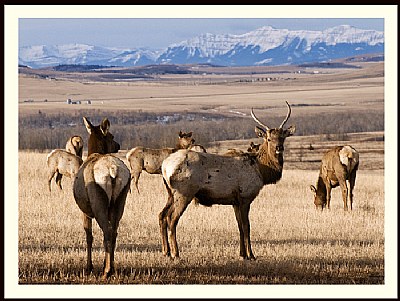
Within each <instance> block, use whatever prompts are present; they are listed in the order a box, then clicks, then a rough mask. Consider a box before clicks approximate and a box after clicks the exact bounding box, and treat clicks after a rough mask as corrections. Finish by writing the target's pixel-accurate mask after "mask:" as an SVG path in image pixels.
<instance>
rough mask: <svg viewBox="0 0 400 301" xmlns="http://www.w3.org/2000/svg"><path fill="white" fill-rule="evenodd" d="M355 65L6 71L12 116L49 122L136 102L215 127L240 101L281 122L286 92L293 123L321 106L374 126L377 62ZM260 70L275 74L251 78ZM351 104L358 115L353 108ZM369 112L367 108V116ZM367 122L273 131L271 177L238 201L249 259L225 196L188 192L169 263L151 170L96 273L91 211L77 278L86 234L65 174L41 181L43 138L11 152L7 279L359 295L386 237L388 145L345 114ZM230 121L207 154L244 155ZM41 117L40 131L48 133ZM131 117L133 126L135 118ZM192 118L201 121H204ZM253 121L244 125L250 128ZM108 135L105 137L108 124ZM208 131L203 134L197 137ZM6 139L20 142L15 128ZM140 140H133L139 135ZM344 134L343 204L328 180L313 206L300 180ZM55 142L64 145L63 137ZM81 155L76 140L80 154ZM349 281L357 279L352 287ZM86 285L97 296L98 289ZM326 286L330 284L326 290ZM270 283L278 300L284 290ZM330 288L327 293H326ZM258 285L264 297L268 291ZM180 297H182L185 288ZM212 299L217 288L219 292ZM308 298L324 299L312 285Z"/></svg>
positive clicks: (159, 187) (380, 79)
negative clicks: (197, 115)
mask: <svg viewBox="0 0 400 301" xmlns="http://www.w3.org/2000/svg"><path fill="white" fill-rule="evenodd" d="M360 64H361V65H362V67H363V68H361V69H355V70H342V69H337V70H331V69H321V70H318V72H315V73H312V72H308V74H306V73H305V72H301V73H294V71H296V70H294V69H290V70H289V71H290V72H291V73H287V72H286V73H282V72H281V71H282V70H281V69H282V68H283V67H282V68H281V69H279V68H278V69H271V70H265V74H262V73H259V74H257V75H240V74H236V75H229V72H227V73H226V74H224V75H221V74H217V73H215V74H214V73H212V72H211V73H208V74H207V75H198V76H194V75H160V76H159V78H158V79H159V80H156V81H152V82H144V81H137V82H95V81H88V80H87V79H86V78H85V76H87V75H86V74H81V75H71V74H63V75H62V76H61V75H60V74H57V77H56V78H53V77H52V78H51V80H49V79H44V77H43V76H32V75H29V74H28V75H26V74H22V75H21V74H20V76H19V99H18V113H19V117H20V120H21V118H25V120H28V119H30V118H32V120H34V121H33V122H32V124H34V123H35V122H37V120H40V119H41V118H42V117H41V115H40V114H42V113H45V114H48V115H49V114H50V115H51V114H54V116H55V117H54V118H55V119H57V118H61V117H57V116H61V114H60V115H57V114H58V112H62V114H64V115H62V117H63V118H67V119H68V116H71V118H72V117H74V118H79V120H81V116H82V112H83V111H84V112H93V115H92V116H98V118H103V117H104V116H107V115H109V114H115V115H116V116H117V117H118V114H120V112H122V111H121V110H123V111H124V112H128V113H127V114H129V113H130V112H131V113H132V114H136V115H134V116H140V115H141V114H142V113H144V114H145V113H149V112H151V113H153V114H164V113H167V112H170V113H178V114H185V113H187V112H188V111H189V112H204V113H206V114H214V113H215V114H218V116H220V117H221V118H222V119H220V120H218V121H217V123H215V124H219V123H221V124H222V123H223V122H226V120H229V118H231V117H232V116H233V117H234V116H246V115H247V117H246V118H249V116H248V115H249V110H250V108H252V107H254V108H256V109H257V112H259V113H258V114H257V116H259V115H260V116H259V117H260V118H261V119H262V120H264V118H265V116H266V115H265V114H269V115H268V116H269V117H271V116H275V115H276V116H277V118H279V120H281V119H280V118H281V116H285V114H286V110H287V109H286V107H285V105H284V100H288V101H289V102H290V103H291V105H292V116H291V119H294V120H295V121H296V122H297V121H304V120H306V119H310V120H311V121H312V122H311V123H309V126H311V127H312V126H313V125H314V124H315V126H316V127H318V126H319V125H321V124H323V122H322V121H323V120H324V119H323V118H325V117H326V116H327V115H323V114H324V113H328V114H333V115H335V114H337V115H338V116H342V119H338V120H344V119H346V117H343V116H348V115H346V114H354V119H353V118H351V119H350V120H348V123H349V125H350V126H351V124H354V123H355V122H357V120H362V119H363V118H364V117H363V116H369V118H375V117H373V116H376V117H377V119H380V120H381V121H382V124H383V116H384V113H385V106H386V104H385V101H384V93H383V92H384V74H383V63H376V64H374V63H365V64H363V63H360ZM285 68H286V67H285ZM286 71H287V70H286ZM302 71H303V70H302ZM260 72H261V71H260ZM274 72H275V73H274ZM246 74H247V73H246ZM249 74H250V73H249ZM51 76H53V75H51ZM185 76H186V77H185ZM246 76H247V77H246ZM267 76H268V77H271V76H272V78H274V79H276V80H271V81H269V82H266V81H264V82H260V81H257V80H253V79H254V78H256V77H258V78H266V77H267ZM67 98H72V99H73V100H77V99H78V100H82V101H84V100H85V99H90V100H92V103H91V105H87V104H83V103H82V104H80V105H68V104H66V103H65V100H66V99H67ZM27 99H31V100H32V101H26V100H27ZM43 99H46V102H44V101H43ZM38 111H39V114H38V113H37V112H38ZM363 112H365V114H364V115H363V114H361V113H363ZM371 113H373V114H375V113H376V115H368V114H371ZM318 114H320V115H318ZM321 114H322V115H321ZM263 115H264V116H263ZM276 116H275V117H276ZM300 116H305V119H300V118H299V117H300ZM225 118H226V119H225ZM282 118H283V117H282ZM296 118H297V119H296ZM357 118H358V119H357ZM313 119H314V120H313ZM364 119H365V118H364ZM221 120H223V121H221ZM244 120H245V119H244ZM276 120H277V119H274V123H275V122H277V121H276ZM332 120H334V119H332ZM374 121H376V120H374ZM246 122H247V121H246ZM279 122H281V121H279ZM201 123H202V121H201V120H200V121H199V120H196V123H194V122H192V123H190V122H188V123H186V124H185V125H189V126H190V125H191V126H194V125H195V124H201ZM239 123H240V122H239ZM368 123H371V124H374V127H375V128H376V127H377V128H380V129H379V130H376V129H375V128H374V129H372V130H365V131H358V132H345V133H337V134H326V133H327V132H325V133H324V132H323V129H324V127H321V128H318V130H317V131H316V132H317V134H316V135H307V136H305V135H297V136H296V134H295V135H294V136H293V137H289V138H288V139H287V140H286V142H285V155H284V157H285V164H284V171H283V176H282V179H281V180H280V181H279V182H278V183H277V184H275V185H267V186H265V187H264V188H263V189H262V190H261V191H260V193H259V195H258V196H257V198H256V199H255V200H254V202H253V203H252V205H251V210H250V223H251V242H252V248H253V252H254V255H255V256H256V258H257V259H256V260H255V261H247V260H246V261H244V260H241V259H240V257H239V230H238V226H237V223H236V220H235V215H234V212H233V208H232V207H231V206H218V205H214V206H212V207H203V206H201V205H197V204H195V203H194V202H192V204H190V205H189V206H188V208H187V209H186V211H185V212H184V214H183V216H182V218H181V219H180V221H179V224H178V227H177V240H178V245H179V250H180V258H179V259H174V260H171V259H170V258H166V257H164V256H163V255H162V252H161V234H160V230H159V222H158V214H159V212H160V211H161V210H162V208H163V207H164V205H165V203H166V200H167V193H166V190H165V188H164V186H163V181H162V176H161V175H149V174H147V173H146V172H142V174H141V177H140V180H139V189H140V194H138V193H137V192H136V190H134V189H132V192H130V193H129V194H128V197H127V202H126V206H125V210H124V215H123V217H122V220H121V223H120V226H119V229H118V237H117V246H116V253H115V264H116V273H115V274H114V275H113V276H112V277H110V278H109V279H108V280H107V281H105V282H103V281H102V280H101V272H102V267H103V259H104V248H103V237H102V232H101V230H100V228H99V226H98V225H97V223H96V222H95V221H94V222H93V236H94V242H93V265H94V271H93V272H92V273H91V274H89V275H87V274H86V273H85V271H84V269H85V266H86V238H85V232H84V229H83V225H82V217H81V214H82V213H81V211H80V210H79V208H78V206H77V205H76V204H75V201H74V197H73V193H72V186H73V179H70V178H65V177H64V178H63V180H62V182H63V190H60V189H59V188H58V187H57V186H56V185H55V183H52V191H51V192H49V191H48V187H47V185H48V184H47V165H46V156H47V154H48V153H49V152H50V149H47V148H50V147H47V148H46V149H35V148H34V147H32V149H25V148H24V149H19V151H18V155H17V157H18V187H17V190H18V209H17V211H18V222H17V225H18V238H17V240H18V256H17V257H18V280H17V281H18V286H19V287H23V288H27V287H33V286H32V284H41V285H43V284H52V285H54V284H134V285H136V286H135V287H134V289H140V288H142V286H141V285H149V284H151V286H146V288H147V289H149V290H150V295H152V293H155V290H154V291H152V287H153V286H154V287H155V288H157V289H161V290H162V289H167V290H168V289H170V288H171V287H170V286H169V285H177V284H185V285H191V286H189V288H192V287H193V286H192V285H203V284H207V285H208V286H204V289H203V286H200V289H199V287H197V286H196V293H197V292H198V295H196V296H197V297H201V295H202V293H204V292H205V291H206V290H207V289H208V288H212V287H215V286H217V287H225V286H226V285H232V284H235V285H248V284H253V285H257V286H251V287H252V288H253V287H257V288H262V287H264V286H259V285H274V286H268V288H267V290H272V289H273V288H274V287H279V288H282V287H281V286H275V285H282V284H285V285H296V286H295V287H296V289H297V288H301V287H302V285H319V286H320V287H323V288H324V289H326V288H327V287H326V286H324V285H332V284H335V285H338V284H340V285H346V288H347V287H349V286H348V285H356V286H357V287H358V288H359V289H360V290H363V291H362V293H365V292H367V291H368V292H369V288H373V289H375V291H374V292H375V293H376V292H377V291H379V289H380V288H381V287H383V286H384V285H385V284H387V283H388V281H389V278H388V277H387V276H388V274H387V273H388V265H387V262H388V259H389V258H387V257H386V254H387V251H388V250H387V246H388V240H387V236H386V235H387V230H388V229H387V218H388V216H387V213H388V211H387V209H388V203H387V201H388V193H390V192H391V191H388V190H386V189H385V188H388V187H389V186H388V185H387V183H386V181H387V179H385V175H386V171H387V170H386V166H385V163H387V161H385V159H386V158H385V154H386V153H387V152H390V153H391V154H393V152H392V151H390V149H388V148H385V145H386V143H390V141H387V140H386V138H387V136H388V135H390V132H387V131H386V129H382V127H381V126H379V123H373V122H372V120H362V122H361V123H359V124H360V125H361V126H364V125H368ZM210 124H211V123H210ZM231 124H233V125H235V126H236V123H229V124H227V125H226V128H225V129H224V130H222V126H221V136H224V135H225V136H227V137H226V138H225V139H223V140H222V139H216V138H215V137H208V138H209V140H208V141H209V143H208V144H207V151H208V152H211V153H218V154H221V153H224V152H225V151H227V150H228V149H230V148H238V149H241V150H243V151H245V150H246V149H247V147H248V146H249V143H250V142H254V143H261V139H259V138H253V139H247V138H243V139H239V140H234V139H236V138H231V137H236V136H229V132H230V131H232V132H235V133H236V132H241V131H242V130H243V129H244V128H245V130H246V131H247V130H248V129H246V127H247V124H243V125H241V126H237V127H234V128H231V129H230V128H229V126H230V125H231ZM303 125H304V123H303ZM29 126H30V125H28V127H29ZM46 126H48V125H45V127H43V128H41V130H42V131H44V132H45V131H48V130H49V129H47V128H46ZM131 126H132V128H134V127H137V126H138V125H135V124H132V125H131ZM140 126H142V127H141V128H140V131H141V135H142V136H143V137H144V138H146V139H147V138H149V136H154V133H155V132H157V130H158V129H159V128H164V129H163V130H164V134H165V133H166V134H165V135H170V136H171V137H172V135H175V133H172V132H173V131H172V130H171V129H172V128H171V127H167V126H169V125H164V124H161V125H157V126H158V128H157V127H153V128H152V131H151V132H150V129H151V127H150V125H149V126H148V127H147V128H146V126H147V125H146V124H145V123H144V124H141V125H140ZM178 126H179V125H178ZM203 126H204V127H203V128H207V124H205V125H203ZM272 126H275V124H273V125H272ZM28 127H27V129H28ZM296 127H298V128H299V130H300V131H301V127H302V124H301V122H300V124H299V122H297V124H296ZM334 127H335V125H333V128H334ZM114 128H115V129H118V131H119V133H117V137H125V136H122V135H121V132H124V131H126V128H123V127H122V126H120V125H119V127H118V126H117V125H115V127H114ZM253 129H254V125H252V127H251V129H250V130H251V131H253ZM30 130H31V131H29V132H27V133H28V134H26V133H25V135H28V136H29V135H30V136H31V139H32V142H35V140H37V136H35V135H33V134H32V133H35V131H36V129H35V128H34V127H32V129H30ZM52 130H53V129H52ZM68 130H69V132H68V133H71V132H72V131H77V130H79V131H80V132H77V133H78V134H81V133H84V135H85V136H82V137H84V139H85V140H86V139H87V133H86V132H84V127H83V125H78V126H76V127H72V128H68ZM146 130H148V132H146ZM174 130H175V129H174ZM218 130H219V128H218V129H216V131H214V133H216V132H218ZM384 130H385V131H384ZM62 131H63V128H62V127H60V128H59V129H58V131H56V130H55V129H54V133H53V134H52V135H53V136H50V138H49V139H50V140H52V141H53V142H52V143H53V144H54V143H55V142H54V141H65V140H66V138H65V137H64V136H63V137H55V136H60V134H59V133H60V132H62ZM110 131H111V132H112V133H113V134H115V132H113V124H111V129H110ZM318 131H319V132H318ZM209 133H210V132H209V131H208V132H203V134H204V135H207V134H208V135H210V134H209ZM164 134H163V135H164ZM200 134H202V133H200V130H199V131H197V132H196V131H195V135H196V137H199V136H200ZM236 134H237V133H236ZM68 135H69V134H68ZM39 136H40V135H39ZM39 136H38V137H39ZM385 136H386V137H385ZM19 137H20V139H21V137H22V134H21V133H19ZM43 137H44V136H43ZM143 137H142V138H143ZM200 137H201V136H200ZM239 137H240V135H239ZM243 137H244V136H243ZM246 137H247V136H246ZM250 137H251V136H250ZM28 138H29V137H28ZM56 138H59V139H58V140H57V139H56ZM153 138H154V137H153ZM155 138H157V137H155ZM43 139H44V138H43ZM129 139H130V138H129V137H128V138H126V140H125V141H124V142H123V143H122V146H123V147H121V150H120V151H119V152H118V154H116V155H117V156H118V157H119V158H121V159H122V160H123V161H124V162H125V163H126V159H125V154H126V152H127V151H128V150H129V149H130V148H131V147H135V146H137V145H130V141H133V140H129ZM146 139H144V140H143V141H150V140H146ZM171 139H172V138H171ZM26 141H29V140H26ZM166 141H167V140H166ZM168 141H171V140H168ZM196 142H197V141H196ZM49 143H50V142H49ZM85 143H86V142H85ZM200 143H201V139H200ZM50 144H51V143H50ZM165 144H167V143H165ZM344 144H351V145H352V146H354V147H355V148H356V149H357V150H358V151H359V153H360V167H359V171H358V173H357V179H356V185H355V190H354V204H353V210H352V211H349V212H345V211H344V210H343V202H342V199H341V192H340V188H335V189H333V191H332V201H331V209H330V210H324V211H322V212H321V211H320V210H316V209H315V207H314V204H313V200H312V198H313V197H312V193H311V191H310V185H311V184H315V182H316V180H317V177H318V169H319V164H320V160H321V157H322V154H323V152H324V151H326V150H327V149H328V148H330V147H332V146H333V145H344ZM143 146H146V145H143ZM171 146H172V145H171ZM57 147H59V148H64V147H65V145H58V146H57ZM86 154H87V144H85V148H84V158H83V159H85V157H86ZM389 167H390V166H389ZM385 201H386V204H385ZM390 201H392V199H390ZM390 205H392V204H391V203H390ZM389 207H391V206H389ZM385 214H386V215H385ZM390 246H392V245H391V244H390ZM391 251H393V250H391ZM389 268H390V269H389V270H390V271H392V270H393V269H392V268H391V267H389ZM156 285H157V286H156ZM159 285H161V286H159ZM362 285H369V286H368V288H366V286H362ZM371 285H372V286H371ZM376 285H379V286H376ZM39 287H41V286H39ZM97 287H98V288H99V292H100V288H101V287H103V286H96V288H97ZM174 287H175V286H174ZM174 287H173V288H172V290H174V289H175V288H174ZM180 287H182V286H180ZM185 287H188V286H185ZM248 287H249V286H244V287H243V286H229V287H228V288H227V292H228V295H229V292H234V291H236V289H238V290H239V291H240V290H241V289H242V288H243V290H242V291H240V292H238V294H237V295H233V297H235V296H237V297H239V296H242V297H243V295H241V293H243V292H244V291H246V290H247V288H248ZM284 287H285V286H284ZM307 287H308V286H307ZM335 287H336V286H334V287H333V288H335ZM225 288H226V287H225ZM329 288H330V289H332V286H329ZM341 288H342V286H341ZM283 291H284V292H283V294H282V295H281V296H283V295H285V293H288V292H289V291H285V289H283ZM344 291H345V290H344ZM337 292H338V291H336V292H335V291H334V292H333V295H332V296H334V293H337ZM341 292H343V291H341ZM66 294H68V292H66ZM262 294H263V297H268V293H266V292H263V293H262ZM189 296H190V297H193V295H191V294H189ZM223 296H227V295H225V294H224V293H223ZM322 296H325V297H326V294H325V295H324V294H322ZM170 297H171V296H170ZM245 297H249V295H245Z"/></svg>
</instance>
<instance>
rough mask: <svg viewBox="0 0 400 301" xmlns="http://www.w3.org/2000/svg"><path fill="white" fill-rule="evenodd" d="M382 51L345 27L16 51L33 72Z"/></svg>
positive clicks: (285, 60) (366, 33) (366, 35)
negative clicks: (160, 45) (155, 44)
mask: <svg viewBox="0 0 400 301" xmlns="http://www.w3.org/2000/svg"><path fill="white" fill-rule="evenodd" d="M383 52H384V33H383V32H381V31H375V30H363V29H358V28H355V27H352V26H349V25H341V26H336V27H332V28H328V29H326V30H323V31H309V30H288V29H276V28H273V27H271V26H264V27H261V28H259V29H256V30H254V31H251V32H248V33H244V34H241V35H233V34H210V33H206V34H202V35H200V36H197V37H194V38H192V39H189V40H185V41H182V42H180V43H177V44H172V45H169V46H168V47H167V48H166V49H163V50H151V49H121V48H111V47H100V46H94V45H86V44H65V45H34V46H23V47H20V48H19V53H18V63H19V64H20V65H25V66H29V67H31V68H43V67H50V66H57V65H64V64H81V65H101V66H119V67H131V66H143V65H149V64H193V63H208V64H213V65H222V66H273V65H296V64H302V63H309V62H327V61H331V60H335V59H338V58H344V57H349V56H356V55H362V54H371V53H383Z"/></svg>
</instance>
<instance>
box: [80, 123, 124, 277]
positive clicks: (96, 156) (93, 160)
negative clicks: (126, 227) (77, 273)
mask: <svg viewBox="0 0 400 301" xmlns="http://www.w3.org/2000/svg"><path fill="white" fill-rule="evenodd" d="M83 121H84V123H85V126H86V129H87V131H88V132H89V140H88V157H87V158H86V160H85V161H84V162H83V164H82V166H81V168H80V169H79V171H78V174H77V176H76V178H75V181H74V189H73V192H74V198H75V201H76V203H77V205H78V207H79V208H80V209H81V211H82V212H83V227H84V229H85V232H86V242H87V265H86V270H87V271H88V272H90V271H92V269H93V264H92V242H93V235H92V219H93V218H94V219H95V220H96V221H97V223H98V224H99V226H100V228H101V230H102V231H103V235H104V248H105V259H104V268H103V279H106V278H107V277H108V276H110V275H111V274H112V273H113V272H114V251H115V244H116V240H117V230H118V225H119V221H120V219H121V217H122V214H123V212H124V206H125V200H126V196H127V193H128V190H129V186H130V179H131V177H130V173H129V169H128V168H127V167H126V165H125V164H124V162H123V161H122V160H120V159H119V158H117V157H115V156H113V155H111V154H109V153H116V152H118V150H119V149H120V146H119V144H118V143H117V142H115V141H114V137H113V135H112V134H111V133H110V132H109V128H110V122H109V121H108V119H107V118H104V119H103V121H102V123H101V124H100V125H98V126H93V125H92V124H91V123H90V121H89V120H88V119H87V118H85V117H83Z"/></svg>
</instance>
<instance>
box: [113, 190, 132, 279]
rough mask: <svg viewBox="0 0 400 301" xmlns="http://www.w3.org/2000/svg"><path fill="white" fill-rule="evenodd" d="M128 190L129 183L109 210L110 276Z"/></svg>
mask: <svg viewBox="0 0 400 301" xmlns="http://www.w3.org/2000/svg"><path fill="white" fill-rule="evenodd" d="M129 189H130V183H128V184H126V186H125V187H124V190H123V191H122V192H121V193H120V195H119V196H118V198H117V199H116V200H115V201H114V203H113V205H112V206H111V207H110V208H109V217H110V224H111V228H112V237H111V254H110V271H109V273H110V274H113V273H114V272H115V266H114V254H115V247H116V244H117V236H118V226H119V222H120V220H121V218H122V215H123V213H124V208H125V202H126V196H127V194H128V191H129Z"/></svg>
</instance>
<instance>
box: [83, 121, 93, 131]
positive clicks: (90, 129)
mask: <svg viewBox="0 0 400 301" xmlns="http://www.w3.org/2000/svg"><path fill="white" fill-rule="evenodd" d="M82 118H83V123H84V124H85V127H86V130H87V131H88V133H89V134H91V133H92V130H93V125H92V124H91V123H90V121H89V120H88V119H87V118H86V117H82Z"/></svg>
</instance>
